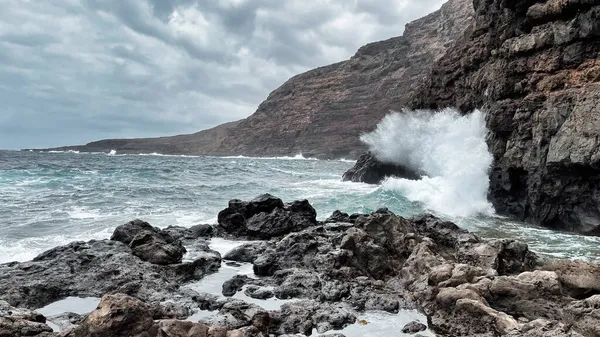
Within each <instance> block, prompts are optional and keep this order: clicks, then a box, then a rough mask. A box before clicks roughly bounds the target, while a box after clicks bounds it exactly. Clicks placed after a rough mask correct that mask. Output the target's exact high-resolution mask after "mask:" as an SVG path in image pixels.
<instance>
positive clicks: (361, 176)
mask: <svg viewBox="0 0 600 337" xmlns="http://www.w3.org/2000/svg"><path fill="white" fill-rule="evenodd" d="M388 177H394V178H405V179H411V180H418V179H420V178H421V175H419V174H418V173H417V172H415V171H414V170H411V169H409V168H407V167H403V166H401V165H397V164H393V163H384V162H382V161H380V160H379V159H377V158H376V157H375V155H374V154H373V153H371V152H366V153H364V154H362V155H361V156H360V157H359V158H358V161H357V162H356V164H355V165H354V167H352V168H351V169H349V170H348V171H346V172H345V173H344V175H343V176H342V180H344V181H353V182H356V183H367V184H379V183H381V182H382V181H383V180H384V179H385V178H388Z"/></svg>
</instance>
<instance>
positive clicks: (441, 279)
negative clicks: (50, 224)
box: [0, 195, 600, 336]
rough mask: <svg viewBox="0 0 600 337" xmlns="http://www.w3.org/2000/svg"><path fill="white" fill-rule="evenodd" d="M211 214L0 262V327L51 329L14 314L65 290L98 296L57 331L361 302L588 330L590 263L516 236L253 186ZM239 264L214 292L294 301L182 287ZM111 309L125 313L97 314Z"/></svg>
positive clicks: (167, 325) (457, 323)
mask: <svg viewBox="0 0 600 337" xmlns="http://www.w3.org/2000/svg"><path fill="white" fill-rule="evenodd" d="M218 220H219V224H218V225H215V226H208V225H199V226H195V227H191V228H183V227H169V228H165V229H163V230H161V229H158V228H154V227H152V226H150V225H149V224H147V223H144V222H143V221H136V222H131V223H128V224H125V225H123V226H119V227H118V228H117V229H116V230H115V232H114V233H113V236H112V238H111V240H95V241H90V242H74V243H71V244H69V245H66V246H62V247H56V248H54V249H51V250H49V251H47V252H45V253H43V254H41V255H40V256H38V257H36V258H35V259H34V260H33V261H28V262H22V263H17V262H15V263H8V264H2V265H0V271H1V273H0V275H3V276H1V277H0V289H1V291H0V294H2V295H0V300H6V301H7V302H8V303H9V304H10V305H11V306H14V307H20V308H21V309H20V311H19V310H14V308H13V309H11V310H10V311H9V312H13V313H14V312H17V313H21V314H12V315H10V314H9V315H6V314H5V313H4V314H3V315H2V317H0V322H2V324H0V326H3V327H6V326H8V327H9V328H8V329H10V327H15V326H19V327H23V326H30V327H32V329H33V326H35V327H36V328H37V329H39V331H40V334H37V336H52V333H51V332H50V331H48V326H47V325H45V324H44V323H45V322H46V319H45V318H42V317H40V316H39V315H36V314H32V313H31V312H29V314H23V312H28V311H27V310H32V309H37V308H41V307H43V306H46V305H48V304H51V303H53V302H56V301H58V300H61V299H64V298H66V297H69V296H75V297H89V296H93V297H96V298H100V297H102V298H103V299H102V302H101V304H100V307H101V308H102V310H104V311H102V310H96V311H94V312H93V313H91V314H90V315H88V316H86V317H82V316H79V318H78V319H73V322H71V326H70V328H69V329H67V330H64V331H63V332H62V335H64V336H84V335H86V334H87V335H90V336H93V335H94V334H90V331H104V333H106V334H104V335H110V332H109V331H107V330H106V329H110V328H111V326H112V327H113V328H114V326H117V325H118V324H117V323H119V322H120V323H119V324H121V323H122V324H125V323H126V324H125V325H123V326H127V327H129V328H131V329H139V328H140V326H144V327H146V328H148V329H149V328H152V329H156V331H159V330H165V329H166V330H168V331H167V332H166V333H167V334H166V335H167V336H187V335H185V334H177V333H176V332H174V331H179V330H177V329H180V330H181V329H184V328H185V329H188V330H187V331H189V329H192V328H195V329H201V330H202V329H206V331H209V329H213V330H214V329H216V327H217V326H224V327H225V330H226V331H229V332H228V333H229V335H231V336H266V335H268V334H269V333H271V334H275V335H284V334H297V333H304V334H311V333H313V329H316V331H317V332H318V333H324V332H326V331H334V330H335V329H343V328H345V327H349V326H357V324H358V326H360V325H361V322H360V321H359V317H361V316H364V315H365V313H367V312H371V311H374V310H375V311H384V312H388V313H390V314H397V313H398V312H399V311H401V310H414V309H417V310H418V311H419V312H421V313H422V314H424V315H426V316H427V321H426V322H420V323H426V325H428V327H429V329H431V330H432V331H433V332H434V333H436V334H441V335H446V336H487V335H489V336H579V335H577V334H581V335H582V336H593V334H590V333H589V332H588V331H594V329H595V328H594V326H597V323H598V321H597V320H596V318H595V317H600V316H597V315H598V314H599V313H598V312H597V309H594V307H593V304H594V303H595V301H598V300H599V299H598V296H595V295H594V294H595V293H596V291H597V289H596V288H597V285H598V284H600V283H598V282H596V277H600V276H597V275H600V273H596V271H600V266H599V265H598V264H597V263H590V262H583V261H572V260H551V259H540V258H539V257H538V256H536V255H535V254H534V253H533V252H531V251H529V249H528V247H527V245H525V244H523V243H519V242H517V241H514V240H510V239H504V240H487V239H481V238H478V237H477V236H475V235H473V234H470V233H468V232H467V231H465V230H462V229H460V228H459V227H458V226H456V225H454V224H453V223H451V222H447V221H442V220H440V219H438V218H435V217H433V216H422V217H417V218H412V219H405V218H402V217H399V216H396V215H395V214H393V213H391V212H389V211H387V210H385V209H382V210H378V211H376V212H374V213H371V214H360V215H359V214H354V215H348V214H344V213H341V212H335V213H334V214H333V215H332V216H331V217H329V218H328V219H327V220H325V221H317V220H316V212H315V211H314V208H312V206H311V205H310V204H309V203H308V202H307V201H296V202H292V203H289V204H284V203H283V202H282V201H281V200H280V199H278V198H275V197H272V196H269V195H264V196H261V197H259V198H257V199H254V200H253V201H250V202H242V201H239V200H232V201H231V202H230V204H229V207H228V208H226V209H225V210H223V211H222V212H221V213H220V214H219V217H218ZM213 238H220V239H219V240H243V244H242V245H240V246H237V247H234V248H233V249H231V250H229V251H228V252H227V253H226V254H224V255H223V256H221V254H220V253H219V252H218V251H215V250H213V249H211V244H210V243H211V241H210V240H212V239H213ZM223 242H228V241H223ZM229 242H230V241H229ZM212 247H214V246H212ZM221 251H222V252H223V253H224V252H225V251H223V250H221ZM184 256H186V258H185V259H184ZM240 265H246V266H250V265H251V266H252V270H253V274H254V275H251V274H248V275H235V276H233V277H232V278H231V279H229V280H227V281H225V282H224V283H223V285H222V289H223V294H226V295H229V296H232V295H235V294H238V293H241V292H243V293H245V294H246V296H249V297H250V298H255V299H258V300H259V302H258V303H260V299H261V298H263V299H264V298H273V297H275V298H278V299H280V300H285V299H294V302H291V303H283V305H282V306H281V308H280V310H265V309H263V308H261V307H259V306H258V305H256V304H255V303H248V302H245V301H242V300H240V299H236V298H230V297H225V298H223V297H221V296H217V294H214V293H213V294H201V293H199V292H197V291H195V290H192V289H190V288H189V287H182V286H183V285H186V284H191V283H194V282H199V281H201V280H202V279H203V278H204V277H207V276H208V275H214V274H215V273H218V272H219V270H222V269H223V268H228V267H229V268H237V267H239V266H240ZM117 271H118V272H117ZM242 289H243V290H242ZM110 294H112V295H110ZM115 308H120V309H119V310H121V311H119V312H133V313H135V314H133V315H125V316H123V317H121V316H118V315H117V316H114V315H113V316H110V317H111V318H110V319H108V318H107V317H108V316H107V317H103V318H102V317H100V316H99V315H101V314H102V313H103V312H104V313H106V311H107V310H108V312H111V310H117V309H115ZM202 309H210V310H213V311H217V312H218V314H217V315H216V318H212V320H211V321H205V322H204V324H201V323H198V325H195V323H189V322H187V323H186V322H185V321H183V320H185V319H186V318H188V317H189V316H192V315H193V313H194V312H197V310H202ZM0 312H2V311H1V310H0ZM583 313H586V314H585V315H584V316H581V315H582V314H583ZM32 315H33V316H32ZM145 316H148V317H145ZM244 317H245V318H244ZM62 319H63V323H64V318H62ZM173 319H175V320H173ZM119 320H122V321H119ZM481 320H483V321H485V322H486V324H485V325H482V324H481V323H480V322H481ZM7 322H8V323H7ZM11 324H12V325H11ZM115 324H116V325H115ZM190 324H192V325H190ZM594 324H595V325H594ZM366 327H368V322H367V325H366ZM5 329H6V328H5ZM90 329H91V330H90ZM102 329H105V330H102ZM185 329H184V330H185ZM219 329H221V328H219ZM222 330H223V329H221V330H219V331H222ZM132 331H133V330H132ZM169 331H171V332H169ZM113 333H114V331H113ZM123 333H124V332H123ZM128 333H131V334H132V335H136V334H135V333H134V332H128ZM169 333H170V334H169ZM549 333H552V335H550V334H549ZM157 334H158V332H157ZM229 335H228V336H229ZM98 336H101V335H98ZM136 336H137V335H136ZM139 336H142V335H139ZM157 336H158V335H157ZM224 336H225V335H224Z"/></svg>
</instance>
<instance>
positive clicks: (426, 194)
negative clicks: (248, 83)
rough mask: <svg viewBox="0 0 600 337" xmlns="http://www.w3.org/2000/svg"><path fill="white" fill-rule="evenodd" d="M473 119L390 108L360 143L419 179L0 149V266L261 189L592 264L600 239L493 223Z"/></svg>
mask: <svg viewBox="0 0 600 337" xmlns="http://www.w3.org/2000/svg"><path fill="white" fill-rule="evenodd" d="M486 135H487V130H486V129H485V123H484V116H483V114H482V113H480V112H477V111H476V112H475V113H473V114H470V115H467V116H461V115H459V114H458V113H457V112H456V111H453V110H445V111H442V112H441V113H440V112H438V113H435V114H434V113H431V112H427V111H420V112H413V113H410V114H403V113H395V114H390V115H388V117H386V118H385V119H384V120H383V121H382V122H381V123H380V124H379V126H378V128H377V129H376V130H375V131H374V132H373V133H371V134H368V135H364V136H363V137H362V138H363V141H364V142H365V143H366V144H368V146H369V147H370V148H371V150H372V151H374V152H375V153H377V155H378V156H379V157H381V158H383V159H385V160H387V161H391V162H399V163H403V164H404V165H408V166H410V167H411V168H412V169H414V170H415V171H418V172H420V173H421V174H422V175H423V179H421V180H419V181H411V180H406V179H394V178H390V179H388V180H387V181H385V182H384V183H383V184H382V185H380V186H376V185H367V184H362V183H353V182H342V180H341V176H342V174H343V173H344V172H345V171H346V170H347V169H349V168H351V167H352V166H353V164H354V162H352V161H349V160H316V159H311V158H304V157H303V156H302V155H297V156H294V157H281V158H247V157H241V156H238V157H205V156H197V157H196V156H165V155H160V154H156V153H154V154H144V155H122V154H119V153H118V152H117V151H110V152H109V153H78V152H74V151H69V152H54V153H38V152H19V151H0V263H3V262H10V261H25V260H30V259H32V258H33V257H35V256H36V255H38V254H39V253H41V252H43V251H45V250H47V249H49V248H52V247H55V246H58V245H62V244H66V243H68V242H71V241H76V240H90V239H104V238H108V237H110V234H111V233H112V231H113V230H114V228H115V227H116V226H118V225H120V224H123V223H125V222H127V221H130V220H133V219H136V218H139V219H143V220H146V221H148V222H150V223H151V224H152V225H154V226H158V227H166V226H169V225H178V226H186V227H187V226H193V225H197V224H214V223H216V219H217V214H218V212H219V211H220V210H222V209H224V208H225V207H227V203H228V201H229V200H230V199H242V200H250V199H252V198H254V197H256V196H257V195H259V194H262V193H271V194H273V195H275V196H278V197H280V198H282V199H283V200H284V201H286V202H288V201H293V200H297V199H308V200H309V201H310V203H311V204H312V205H313V206H314V207H315V209H316V210H317V213H318V218H319V219H321V220H323V219H325V218H327V217H328V216H329V215H330V214H331V213H332V212H333V211H335V210H341V211H343V212H347V213H355V212H356V213H366V212H372V211H374V210H376V209H378V208H380V207H387V208H389V209H390V210H391V211H393V212H395V213H397V214H399V215H402V216H414V215H418V214H422V213H433V214H435V215H437V216H440V217H442V218H445V219H448V220H452V221H454V222H456V223H457V224H458V225H460V226H461V227H464V228H466V229H468V230H470V231H473V232H474V233H476V234H478V235H480V236H482V237H489V238H504V237H508V238H515V239H519V240H522V241H525V242H527V243H529V244H530V246H531V248H532V249H533V250H535V251H537V252H539V253H541V254H543V255H551V256H555V257H566V258H583V259H590V260H593V259H596V258H597V257H598V256H600V239H599V238H596V237H585V236H580V235H574V234H569V233H559V232H554V231H550V230H547V229H543V228H539V227H536V226H532V225H530V224H525V223H521V222H518V221H514V220H512V219H509V218H504V217H499V216H497V215H496V214H495V213H494V209H493V207H492V205H491V204H490V203H489V202H488V201H487V199H486V193H487V188H488V186H489V178H488V170H489V167H490V165H491V161H492V157H491V155H490V153H489V151H488V149H487V146H486V144H485V137H486Z"/></svg>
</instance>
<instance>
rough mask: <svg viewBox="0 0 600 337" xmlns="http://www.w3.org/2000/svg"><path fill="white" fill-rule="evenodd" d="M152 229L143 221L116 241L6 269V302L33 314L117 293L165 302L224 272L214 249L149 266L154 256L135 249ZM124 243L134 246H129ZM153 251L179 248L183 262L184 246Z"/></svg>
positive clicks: (80, 245) (0, 270)
mask: <svg viewBox="0 0 600 337" xmlns="http://www.w3.org/2000/svg"><path fill="white" fill-rule="evenodd" d="M148 228H151V227H149V225H145V223H143V222H141V221H139V222H130V223H128V224H126V225H124V226H120V227H118V228H117V229H116V230H115V233H114V234H113V240H92V241H89V242H73V243H70V244H68V245H65V246H61V247H56V248H54V249H51V250H49V251H46V252H44V253H42V254H40V255H39V256H37V257H36V258H34V259H33V260H32V261H28V262H23V263H8V264H2V265H0V293H1V294H2V295H0V297H1V298H2V299H5V300H6V301H8V302H9V303H11V304H12V305H15V306H22V307H30V308H39V307H42V306H44V305H47V304H49V303H51V302H54V301H57V300H60V299H62V298H65V297H68V296H96V297H101V296H102V295H104V294H106V293H111V292H122V293H126V294H129V295H132V296H137V297H139V298H142V299H145V300H150V299H157V300H159V299H161V298H166V297H169V296H171V295H172V294H175V293H177V292H178V288H179V284H180V283H183V282H190V281H193V280H198V279H200V278H202V277H203V276H204V275H206V274H208V273H211V272H214V271H216V270H218V268H219V266H220V264H221V257H220V254H219V253H217V252H216V251H212V250H210V249H209V248H208V245H199V247H201V248H200V249H204V250H203V252H202V253H203V254H201V256H199V257H198V258H196V259H194V260H193V261H190V262H183V263H174V264H168V265H163V264H155V263H152V262H149V261H146V260H147V258H148V255H145V254H140V253H139V252H140V251H136V249H135V248H136V247H139V246H136V247H134V248H132V247H131V243H132V242H135V238H136V237H140V236H146V235H153V234H149V233H153V232H148V230H149V229H148ZM152 230H153V229H150V231H152ZM157 235H158V237H159V238H162V237H164V236H163V235H161V234H157ZM122 241H124V242H128V241H129V245H128V244H126V243H124V242H122ZM161 245H162V246H164V247H161ZM151 247H154V248H156V251H147V253H148V254H150V255H152V256H155V257H158V256H160V257H164V256H166V255H165V252H167V251H170V250H171V249H172V248H173V247H176V250H177V251H178V253H177V254H176V255H177V259H178V260H180V259H181V257H180V256H179V254H180V253H181V250H180V249H179V247H181V248H183V246H182V243H181V241H178V240H175V239H172V238H171V239H169V240H164V241H161V240H155V241H154V240H153V241H152V243H151ZM169 256H173V255H169ZM151 260H153V259H152V258H151ZM153 261H154V262H157V261H156V260H153Z"/></svg>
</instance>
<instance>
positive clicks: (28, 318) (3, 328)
mask: <svg viewBox="0 0 600 337" xmlns="http://www.w3.org/2000/svg"><path fill="white" fill-rule="evenodd" d="M55 335H56V334H54V333H52V328H50V327H49V326H48V325H47V324H46V318H45V317H44V316H43V315H40V314H38V313H36V312H33V311H29V310H26V309H19V308H14V307H12V306H11V305H10V304H8V303H7V302H6V301H0V337H22V336H23V337H24V336H36V337H50V336H55Z"/></svg>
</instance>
